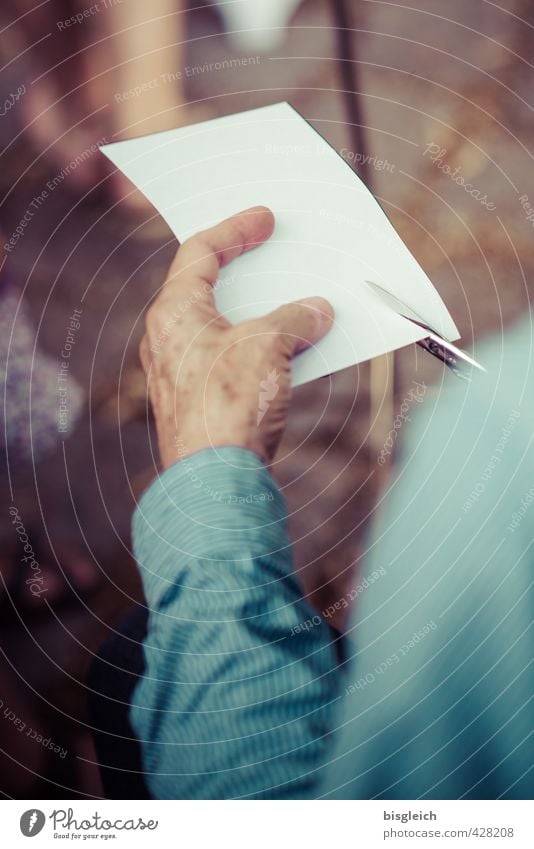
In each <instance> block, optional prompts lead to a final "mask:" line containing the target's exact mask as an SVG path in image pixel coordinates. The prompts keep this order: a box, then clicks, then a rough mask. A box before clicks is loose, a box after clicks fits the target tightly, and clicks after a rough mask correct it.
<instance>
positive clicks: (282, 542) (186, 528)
mask: <svg viewBox="0 0 534 849" xmlns="http://www.w3.org/2000/svg"><path fill="white" fill-rule="evenodd" d="M286 522H287V512H286V506H285V502H284V499H283V496H282V494H281V493H280V491H279V489H278V487H277V485H276V483H275V482H274V480H273V478H272V477H271V475H270V473H269V472H268V470H267V469H266V468H265V466H264V465H263V464H262V462H261V460H260V459H259V457H258V456H257V455H256V454H254V453H253V452H252V451H248V450H246V449H244V448H236V447H225V448H217V449H215V448H210V449H205V450H203V451H199V452H198V453H196V454H193V455H191V456H190V457H186V458H184V459H183V460H180V461H179V462H178V463H176V464H175V465H173V466H171V467H170V468H169V469H167V470H166V471H165V472H164V473H163V474H162V475H160V476H159V477H158V478H157V480H156V481H155V482H154V483H153V484H152V485H151V486H150V487H149V489H148V490H147V491H146V492H145V494H144V495H143V497H142V498H141V500H140V502H139V504H138V506H137V509H136V511H135V513H134V517H133V544H134V553H135V557H136V560H137V563H138V565H139V567H140V571H141V577H142V580H143V585H144V588H145V594H146V596H147V601H148V603H149V605H150V606H151V607H154V606H157V605H158V603H159V602H161V600H162V598H163V596H164V593H165V590H166V588H169V586H170V585H172V586H174V588H175V589H176V588H177V584H178V585H180V587H181V588H184V587H187V588H188V589H190V590H198V591H200V592H199V593H195V592H193V593H189V594H188V595H189V600H190V603H193V604H194V601H195V600H198V599H199V598H202V599H203V600H204V601H205V600H206V592H205V590H206V589H208V586H207V584H208V585H209V587H210V588H211V589H213V588H214V587H216V588H218V590H219V591H220V590H224V589H227V590H229V589H230V585H231V584H234V586H235V582H236V578H237V583H238V585H239V587H240V588H241V589H245V587H246V586H247V585H249V586H250V582H252V584H254V585H255V586H256V587H257V586H258V584H257V579H258V574H257V572H258V566H257V563H255V561H256V560H257V559H258V558H262V559H267V560H268V562H269V564H270V570H269V571H270V572H271V574H270V576H269V577H270V580H273V579H274V580H276V579H277V578H287V577H288V576H289V574H290V573H291V571H292V570H291V547H290V543H289V540H288V537H287V533H286ZM198 561H202V568H201V569H198V568H195V569H193V570H192V569H191V566H192V565H193V563H195V564H198ZM273 567H274V573H273V571H272V570H273ZM236 573H237V574H236ZM238 576H239V577H238ZM247 576H248V580H247ZM202 590H204V592H203V591H202ZM208 595H209V596H211V595H212V594H211V593H208ZM195 606H196V605H195Z"/></svg>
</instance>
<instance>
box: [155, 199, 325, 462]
mask: <svg viewBox="0 0 534 849" xmlns="http://www.w3.org/2000/svg"><path fill="white" fill-rule="evenodd" d="M273 229H274V218H273V215H272V213H271V212H270V211H269V210H268V209H266V208H265V207H253V208H252V209H248V210H246V211H245V212H241V213H239V214H238V215H234V216H232V218H228V219H226V221H223V222H222V223H221V224H218V225H217V226H216V227H212V228H211V229H210V230H205V231H203V232H202V233H198V234H197V235H196V236H193V237H192V238H191V239H189V240H188V241H186V242H184V244H183V245H182V246H181V247H180V248H179V250H178V253H177V254H176V257H175V259H174V262H173V263H172V265H171V268H170V270H169V274H168V276H167V280H166V282H165V284H164V286H163V289H162V291H161V293H160V294H159V295H158V297H157V299H156V300H155V302H154V304H153V305H152V306H151V307H150V309H149V310H148V314H147V318H146V332H145V335H144V337H143V340H142V342H141V347H140V357H141V363H142V365H143V368H144V371H145V373H146V375H147V379H148V390H149V396H150V401H151V404H152V407H153V410H154V415H155V419H156V427H157V433H158V442H159V450H160V456H161V462H162V465H163V467H164V468H167V467H168V466H170V465H172V463H174V462H176V460H179V459H181V458H182V457H185V456H187V455H189V454H192V453H193V452H195V451H199V450H200V449H202V448H208V447H217V446H219V447H220V446H223V445H235V446H239V447H242V448H248V449H250V450H251V451H255V452H256V453H257V454H258V455H259V456H260V457H261V458H262V460H263V461H264V462H266V463H268V462H270V461H271V460H272V459H273V457H274V454H275V452H276V448H277V446H278V443H279V441H280V438H281V436H282V432H283V429H284V426H285V421H286V415H287V409H288V405H289V400H290V395H291V382H290V378H291V359H292V357H293V356H294V355H295V354H296V353H298V352H299V351H302V350H304V349H305V348H307V347H309V346H310V345H313V344H314V343H315V342H317V341H318V340H319V339H321V338H322V336H324V334H325V333H326V332H327V331H328V329H329V328H330V326H331V324H332V320H333V311H332V307H331V306H330V304H329V303H328V301H325V300H324V299H323V298H306V299H305V300H302V301H298V302H294V303H290V304H287V305H285V306H282V307H279V308H278V309H276V310H275V311H274V312H272V313H270V314H269V315H266V316H264V317H263V318H258V319H254V320H252V321H246V322H244V323H243V324H239V325H231V324H230V322H228V321H227V320H226V319H225V318H223V316H221V315H220V313H219V312H218V311H217V308H216V306H215V301H214V297H213V286H214V285H215V283H216V281H217V276H218V273H219V269H220V268H221V267H222V266H224V265H227V264H228V263H229V262H231V261H232V260H233V259H235V258H236V257H238V256H240V255H241V254H242V253H244V252H245V251H248V250H251V249H252V248H254V247H256V246H258V245H260V244H261V243H262V242H264V241H265V240H266V239H268V238H269V236H270V235H271V234H272V232H273Z"/></svg>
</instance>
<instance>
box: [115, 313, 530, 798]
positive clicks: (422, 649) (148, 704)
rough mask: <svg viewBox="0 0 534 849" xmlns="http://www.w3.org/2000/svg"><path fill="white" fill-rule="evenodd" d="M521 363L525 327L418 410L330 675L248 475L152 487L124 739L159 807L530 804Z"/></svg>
mask: <svg viewBox="0 0 534 849" xmlns="http://www.w3.org/2000/svg"><path fill="white" fill-rule="evenodd" d="M529 346H530V326H525V327H523V328H522V330H521V331H520V332H518V333H516V334H515V336H514V337H513V338H509V339H508V340H507V342H506V344H505V345H504V347H502V346H499V345H493V346H492V347H491V348H490V347H487V348H486V349H485V350H484V351H482V353H481V354H480V356H481V357H482V358H483V360H484V361H485V362H486V364H487V365H488V367H489V369H490V376H489V377H482V378H481V379H480V380H478V381H475V382H473V384H471V385H465V384H460V382H457V381H456V380H455V378H452V380H449V381H447V388H446V389H442V391H441V392H439V393H438V392H433V393H432V392H429V393H428V396H427V397H426V398H425V401H424V404H421V405H419V408H418V410H417V415H416V414H415V412H414V414H413V417H414V419H415V421H414V423H412V424H410V425H407V426H406V427H407V440H406V441H405V442H404V452H403V453H404V462H403V463H402V464H401V465H400V468H399V471H398V473H397V476H396V478H395V480H394V481H393V482H392V484H391V486H390V487H389V491H388V493H387V494H386V496H385V503H384V506H383V509H382V510H381V514H380V515H381V518H380V519H379V521H378V522H377V524H376V527H375V529H374V532H373V536H372V538H371V540H370V542H369V550H368V553H367V559H366V561H365V566H364V570H363V577H365V576H366V575H371V574H374V575H378V576H379V577H378V578H376V579H375V580H374V581H373V582H372V583H369V585H368V587H367V588H366V589H365V591H364V592H363V593H362V595H361V598H360V597H358V601H357V604H356V606H355V610H354V617H353V621H352V624H351V627H350V628H349V632H348V634H347V637H346V646H345V649H346V650H345V655H346V656H347V657H348V660H347V661H346V662H345V663H343V664H340V663H339V659H338V658H339V655H340V653H339V639H340V638H339V636H338V635H337V634H336V632H334V631H333V630H331V629H330V628H329V626H328V624H327V623H326V622H324V621H323V620H321V619H320V617H318V616H317V614H316V613H315V611H313V610H312V609H311V608H310V607H309V605H308V604H307V602H306V601H305V599H303V597H302V592H301V589H300V587H299V585H298V583H297V581H296V579H295V577H294V576H293V572H292V564H291V546H290V542H289V540H288V537H287V532H286V511H285V506H284V501H283V498H282V495H281V493H280V492H279V490H278V488H277V486H276V484H275V483H274V481H273V479H272V478H271V476H270V474H269V472H268V471H267V470H266V469H265V468H264V467H263V466H262V465H261V464H260V463H259V461H258V459H257V458H256V457H255V455H253V454H252V453H250V452H248V451H245V450H242V449H238V448H232V447H228V448H221V449H217V450H206V451H202V452H199V453H198V454H196V455H194V456H191V457H189V458H186V459H184V460H182V461H180V462H179V463H177V464H176V465H174V466H173V467H172V468H170V469H168V470H167V471H166V472H165V473H164V474H162V475H161V476H160V477H159V478H158V479H157V481H156V482H155V483H154V484H153V485H152V486H151V487H150V489H149V490H148V491H147V493H146V494H145V495H144V497H143V498H142V500H141V501H140V504H139V506H138V509H137V511H136V514H135V516H134V546H135V554H136V557H137V560H138V563H139V567H140V570H141V575H142V579H143V584H144V588H145V593H146V597H147V602H148V606H149V608H150V610H151V613H150V621H149V630H148V636H147V638H146V641H145V644H144V653H145V661H146V672H145V676H144V678H143V679H142V681H141V683H140V684H139V685H138V687H137V689H136V691H135V694H134V701H133V704H132V723H133V726H134V728H135V729H136V733H137V734H138V737H139V739H140V741H141V746H142V751H143V757H144V768H145V772H146V780H147V783H148V786H149V787H150V790H151V792H152V794H153V795H154V796H156V797H159V798H243V797H246V798H310V797H311V798H315V797H318V796H326V797H330V798H372V797H373V798H375V797H376V798H412V799H415V798H427V799H430V798H458V797H462V798H497V797H503V798H514V797H519V798H530V797H531V796H532V791H533V787H534V772H533V764H534V756H533V752H534V740H533V737H532V730H533V714H534V711H533V704H532V699H533V696H534V665H533V663H532V634H533V628H532V622H533V618H534V589H533V587H534V584H533V580H532V578H533V576H532V563H533V560H534V558H533V554H532V539H533V536H534V535H533V533H532V527H533V522H534V451H533V448H532V438H533V434H534V403H533V401H532V397H531V396H532V392H531V391H529V379H530V357H529V356H528V350H529ZM525 351H527V356H526V357H525V356H524V352H525ZM530 383H531V381H530ZM496 387H497V388H496ZM410 415H412V414H410ZM531 502H533V506H532V508H531V507H530V504H531ZM529 509H530V510H531V513H529ZM306 623H307V624H306ZM310 623H311V625H310ZM303 626H304V627H303Z"/></svg>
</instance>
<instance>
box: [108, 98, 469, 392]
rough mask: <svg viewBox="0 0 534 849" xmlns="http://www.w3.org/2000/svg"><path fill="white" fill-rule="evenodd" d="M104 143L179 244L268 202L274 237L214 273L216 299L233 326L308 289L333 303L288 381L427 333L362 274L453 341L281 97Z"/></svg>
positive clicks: (398, 247) (403, 251) (325, 148)
mask: <svg viewBox="0 0 534 849" xmlns="http://www.w3.org/2000/svg"><path fill="white" fill-rule="evenodd" d="M101 150H102V151H103V152H104V153H105V154H106V156H108V157H109V159H110V160H111V161H112V162H113V163H114V164H115V165H116V166H117V167H118V168H120V170H121V171H123V172H124V173H125V174H126V176H127V177H128V178H129V179H130V180H131V181H132V182H133V183H135V185H136V186H137V187H138V188H139V189H140V190H141V191H142V192H143V193H144V194H145V195H146V197H147V198H148V199H149V200H150V201H151V203H152V204H153V205H154V206H155V207H156V209H157V210H158V211H159V212H160V213H161V215H162V216H163V217H164V218H165V220H166V221H167V223H168V224H169V226H170V228H171V229H172V231H173V232H174V234H175V235H176V237H177V238H178V239H179V241H183V240H184V239H186V238H187V237H188V236H191V235H192V234H194V233H196V232H197V231H198V230H202V229H204V228H206V227H210V226H212V225H213V224H216V223H217V222H218V221H221V220H222V219H224V218H227V217H228V216H229V215H232V214H233V213H236V212H239V211H240V210H242V209H246V208H247V207H251V206H257V205H259V204H262V205H265V206H268V207H269V208H270V209H272V211H273V212H274V215H275V217H276V228H275V231H274V234H273V235H272V237H271V239H270V240H269V241H268V242H266V243H265V244H264V245H262V246H261V247H259V248H256V249H254V250H252V251H250V252H249V253H247V254H244V255H243V256H241V257H239V258H238V259H237V260H235V261H234V262H233V263H231V264H230V265H229V266H228V267H227V268H225V269H223V270H222V271H221V274H220V278H219V282H218V284H217V288H216V291H215V296H216V301H217V305H218V307H219V309H220V311H221V312H222V313H224V314H225V315H226V317H227V318H228V319H229V320H230V321H232V322H238V321H243V320H245V319H248V318H252V317H257V316H260V315H263V314H265V313H267V312H269V311H270V310H273V309H275V308H276V307H277V306H280V304H284V303H287V302H288V301H294V300H298V299H300V298H303V297H308V296H311V295H322V296H323V297H325V298H327V299H328V300H329V301H330V302H331V303H332V305H333V307H334V309H335V315H336V321H335V325H334V327H333V328H332V329H331V330H330V332H329V333H328V334H327V336H326V337H325V338H324V339H323V340H322V341H321V342H319V344H318V345H317V346H316V347H315V348H313V349H311V350H308V351H305V352H303V353H302V354H299V355H298V357H297V358H296V359H295V362H294V367H293V384H294V385H299V384H301V383H305V382H306V381H309V380H313V379H314V378H317V377H321V376H322V375H325V374H329V373H333V372H335V371H338V370H339V369H342V368H346V367H347V366H351V365H354V364H355V363H359V362H363V361H364V360H368V359H370V358H371V357H376V356H378V355H380V354H384V353H386V351H392V350H394V349H396V348H400V347H402V346H404V345H408V344H410V343H411V342H415V341H416V340H418V339H421V338H423V336H425V335H426V334H425V332H424V330H422V329H421V328H419V327H417V326H416V325H414V324H413V323H412V322H410V321H407V320H406V319H404V318H402V317H400V316H398V315H397V314H396V313H395V312H394V311H393V310H392V309H390V308H389V307H388V306H386V305H385V304H384V303H383V302H382V300H381V299H380V297H379V296H378V295H376V294H375V293H374V292H373V291H372V289H371V288H370V287H369V286H368V285H367V283H366V282H365V281H366V280H372V281H374V282H375V283H378V284H379V285H380V286H382V287H383V288H385V289H388V290H389V291H391V292H393V293H394V294H395V295H397V297H399V298H400V299H401V300H402V301H403V302H404V303H406V304H408V305H409V306H410V307H412V309H414V310H415V311H416V312H417V313H418V314H419V315H421V316H422V317H423V318H424V320H425V322H426V323H427V324H428V325H429V326H431V327H432V328H433V329H434V330H436V332H438V333H440V334H441V335H442V336H443V337H444V338H446V339H448V340H449V341H452V340H454V339H457V338H458V331H457V329H456V326H455V324H454V322H453V321H452V318H451V316H450V315H449V312H448V311H447V309H446V307H445V305H444V304H443V301H442V300H441V298H440V296H439V295H438V293H437V292H436V290H435V288H434V287H433V285H432V283H431V282H430V280H429V279H428V277H427V276H426V274H425V273H424V271H423V270H422V268H421V267H420V266H419V265H418V263H417V262H416V260H415V259H414V257H413V256H412V254H411V253H410V251H409V250H408V248H407V247H406V246H405V244H404V243H403V241H402V240H401V239H400V237H399V236H398V234H397V232H396V231H395V229H394V228H393V226H392V225H391V224H390V222H389V220H388V219H387V217H386V215H385V214H384V212H383V211H382V209H381V207H380V206H379V204H378V203H377V201H376V200H375V199H374V197H373V196H372V194H371V193H370V192H369V190H368V189H367V188H366V186H365V185H364V183H363V182H362V181H361V180H360V179H359V178H358V176H357V175H356V174H355V173H354V172H353V171H352V169H351V168H350V167H349V166H348V165H347V163H346V162H345V161H344V160H343V159H342V158H341V157H340V156H339V155H338V154H337V153H336V151H335V150H334V149H333V148H332V147H331V146H330V145H329V144H328V142H326V141H325V140H324V139H323V138H322V137H321V136H320V135H319V134H318V133H317V132H316V131H315V130H314V129H313V128H312V127H311V126H310V125H309V124H308V123H307V121H305V120H304V118H302V116H301V115H300V114H299V113H298V112H296V111H295V110H294V109H293V108H292V107H291V106H290V105H289V104H288V103H276V104H274V105H272V106H266V107H262V108H260V109H252V110H250V111H247V112H240V113H238V114H235V115H229V116H226V117H223V118H215V119H213V120H210V121H205V122H203V123H201V124H195V125H192V126H189V127H180V128H178V129H176V130H168V131H167V132H163V133H156V134H154V135H149V136H143V137H141V138H137V139H131V140H128V141H123V142H116V143H114V144H109V145H105V146H104V147H102V148H101Z"/></svg>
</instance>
